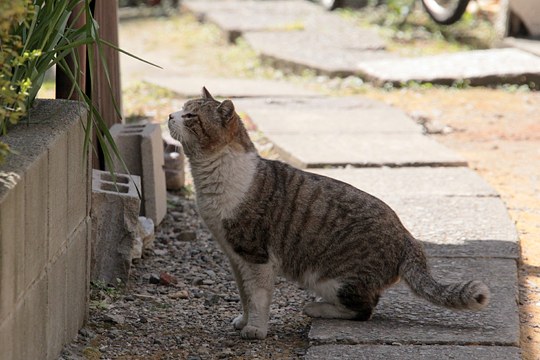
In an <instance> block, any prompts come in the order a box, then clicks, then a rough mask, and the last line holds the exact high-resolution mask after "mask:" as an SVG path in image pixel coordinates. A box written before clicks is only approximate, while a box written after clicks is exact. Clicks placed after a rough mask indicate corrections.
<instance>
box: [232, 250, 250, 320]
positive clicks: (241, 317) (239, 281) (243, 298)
mask: <svg viewBox="0 0 540 360" xmlns="http://www.w3.org/2000/svg"><path fill="white" fill-rule="evenodd" d="M231 268H232V270H233V274H234V279H235V280H236V285H237V286H238V292H239V293H240V301H241V303H242V314H240V315H238V316H237V317H235V318H234V319H233V321H232V324H233V326H234V328H235V329H236V330H242V329H243V328H244V327H245V326H246V325H247V322H248V317H249V308H248V300H247V296H246V291H245V289H244V281H243V280H242V276H241V274H240V269H239V267H238V260H236V261H235V260H233V259H231Z"/></svg>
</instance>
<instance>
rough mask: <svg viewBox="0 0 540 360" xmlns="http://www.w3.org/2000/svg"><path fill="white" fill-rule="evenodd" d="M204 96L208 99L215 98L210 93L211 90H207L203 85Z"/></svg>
mask: <svg viewBox="0 0 540 360" xmlns="http://www.w3.org/2000/svg"><path fill="white" fill-rule="evenodd" d="M202 98H203V99H208V100H215V99H214V98H213V97H212V95H211V94H210V91H208V90H206V87H204V86H203V88H202Z"/></svg>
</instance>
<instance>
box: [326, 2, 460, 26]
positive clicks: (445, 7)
mask: <svg viewBox="0 0 540 360" xmlns="http://www.w3.org/2000/svg"><path fill="white" fill-rule="evenodd" d="M316 1H317V2H318V3H320V4H321V5H322V6H323V7H324V8H325V9H327V10H334V9H337V8H339V7H343V6H345V5H347V6H349V5H352V6H366V5H367V3H368V2H369V1H368V0H357V1H353V0H316ZM413 1H414V0H413ZM421 1H422V4H423V5H424V9H426V12H427V13H428V14H429V16H430V17H431V18H432V19H433V21H435V22H436V23H438V24H441V25H450V24H453V23H455V22H457V21H458V20H459V19H461V17H462V16H463V14H464V13H465V10H467V5H468V4H469V1H470V0H421ZM381 2H382V1H377V3H381Z"/></svg>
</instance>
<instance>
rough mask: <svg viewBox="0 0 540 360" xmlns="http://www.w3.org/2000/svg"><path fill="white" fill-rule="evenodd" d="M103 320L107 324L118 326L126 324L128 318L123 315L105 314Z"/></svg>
mask: <svg viewBox="0 0 540 360" xmlns="http://www.w3.org/2000/svg"><path fill="white" fill-rule="evenodd" d="M103 320H104V321H105V322H109V323H113V324H118V325H122V324H124V323H125V322H126V318H125V317H123V316H122V315H111V314H105V315H104V316H103Z"/></svg>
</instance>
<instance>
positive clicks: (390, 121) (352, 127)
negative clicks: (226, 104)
mask: <svg viewBox="0 0 540 360" xmlns="http://www.w3.org/2000/svg"><path fill="white" fill-rule="evenodd" d="M235 106H236V108H237V110H239V111H240V112H241V113H243V112H245V113H247V116H249V118H250V119H251V121H252V122H253V123H254V124H255V125H256V126H257V128H258V129H259V130H260V131H262V132H263V133H264V134H267V135H268V134H329V133H335V134H341V133H345V134H351V133H371V132H378V133H383V132H390V133H398V132H399V133H402V132H408V133H418V134H420V133H422V127H421V126H420V125H419V124H417V123H416V122H414V121H413V120H412V119H411V118H409V117H408V116H407V115H405V113H404V112H403V111H400V110H398V109H396V108H393V107H391V106H388V105H385V104H383V103H380V102H377V101H371V100H365V99H363V98H359V97H349V98H345V99H343V98H324V99H323V98H311V99H308V98H304V99H287V100H285V101H279V100H277V101H276V100H268V99H266V100H265V99H253V100H251V99H250V100H240V101H235Z"/></svg>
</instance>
